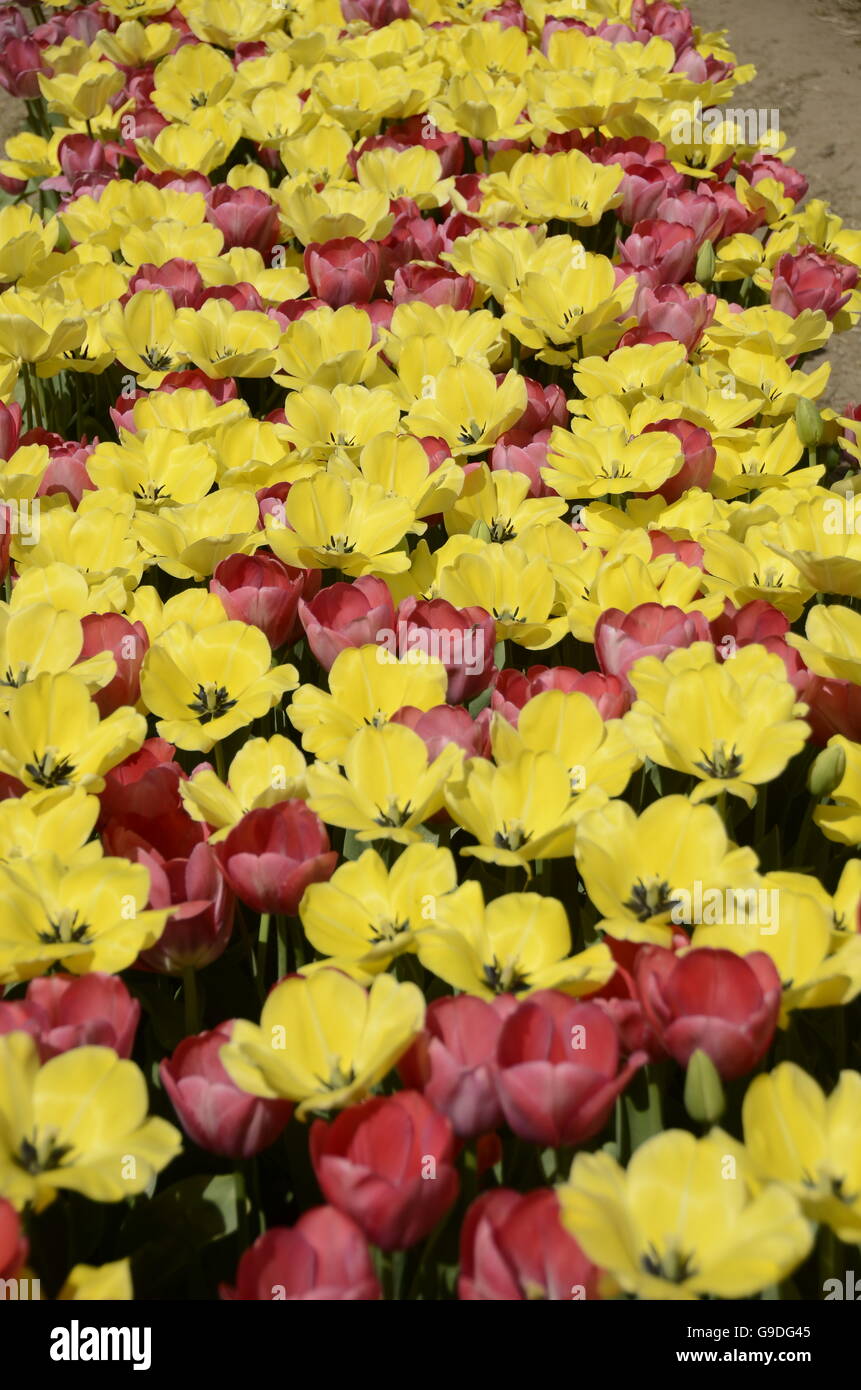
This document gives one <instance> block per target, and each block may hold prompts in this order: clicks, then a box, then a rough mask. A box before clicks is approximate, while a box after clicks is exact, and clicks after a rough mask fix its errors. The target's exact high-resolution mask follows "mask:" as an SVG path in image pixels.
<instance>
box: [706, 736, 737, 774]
mask: <svg viewBox="0 0 861 1390" xmlns="http://www.w3.org/2000/svg"><path fill="white" fill-rule="evenodd" d="M700 752H701V753H702V755H703V761H702V762H701V763H694V767H697V768H699V770H700V772H704V773H705V774H706V776H708V777H719V778H722V779H728V778H731V777H738V775H739V773H740V772H741V767H742V762H743V758H742V755H741V753H739V752H737V751H736V746H735V744H733V746H732V748H731V749H730V751H729V753H727V751H726V746H725V744H724V742H723V740H722V739H720V740H719V741H718V742H717V743H715V745H714V747H713V749H712V755H711V757H709V756H708V754H707V753H706V751H705V749H704V748H701V749H700Z"/></svg>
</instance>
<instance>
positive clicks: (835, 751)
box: [807, 743, 846, 797]
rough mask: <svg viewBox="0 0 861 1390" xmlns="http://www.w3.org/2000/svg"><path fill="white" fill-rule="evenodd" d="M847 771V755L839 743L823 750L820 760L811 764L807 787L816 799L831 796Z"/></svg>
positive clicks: (816, 759) (817, 759)
mask: <svg viewBox="0 0 861 1390" xmlns="http://www.w3.org/2000/svg"><path fill="white" fill-rule="evenodd" d="M845 771H846V754H845V753H844V752H843V749H842V748H841V747H840V744H839V743H833V744H832V745H831V747H830V748H823V750H822V752H821V753H820V754H819V757H818V758H815V759H814V761H813V763H812V764H811V767H810V771H809V772H808V774H807V786H808V788H809V790H810V792H811V794H812V795H813V796H815V797H822V796H830V795H831V793H832V792H833V791H834V789H835V788H836V787H838V786H839V785H840V783H841V782H842V781H843V774H844V773H845Z"/></svg>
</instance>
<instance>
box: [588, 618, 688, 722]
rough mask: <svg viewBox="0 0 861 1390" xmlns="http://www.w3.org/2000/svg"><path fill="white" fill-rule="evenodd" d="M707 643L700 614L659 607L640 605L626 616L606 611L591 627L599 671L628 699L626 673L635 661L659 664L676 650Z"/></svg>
mask: <svg viewBox="0 0 861 1390" xmlns="http://www.w3.org/2000/svg"><path fill="white" fill-rule="evenodd" d="M708 640H709V626H708V623H707V622H706V620H705V618H704V617H703V615H702V613H685V612H683V611H682V609H681V608H673V607H668V608H664V607H662V605H661V604H660V603H640V604H638V605H637V607H636V608H632V609H631V611H630V613H623V612H622V610H621V609H620V608H608V609H606V610H605V611H604V612H603V613H602V614H601V616H600V618H599V619H598V622H597V623H596V625H595V655H596V656H597V658H598V663H599V665H600V667H601V670H602V671H604V672H605V673H606V674H607V675H613V676H618V678H619V680H620V681H622V683H623V685H624V686H625V688H626V689H627V690H628V692H629V695H630V697H631V698H632V699H633V697H634V688H633V686H632V685H631V683H630V681H629V680H628V672H629V671H630V669H631V667H632V666H633V665H634V662H635V661H639V660H640V658H641V657H643V656H656V657H657V658H658V659H659V660H660V661H663V660H664V658H665V657H666V656H668V655H669V654H670V652H674V651H676V650H677V649H678V648H679V647H690V646H691V644H692V643H694V642H708Z"/></svg>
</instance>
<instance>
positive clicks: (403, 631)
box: [393, 596, 496, 705]
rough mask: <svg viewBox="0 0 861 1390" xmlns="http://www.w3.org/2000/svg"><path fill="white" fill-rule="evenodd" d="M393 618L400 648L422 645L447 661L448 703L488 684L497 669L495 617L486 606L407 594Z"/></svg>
mask: <svg viewBox="0 0 861 1390" xmlns="http://www.w3.org/2000/svg"><path fill="white" fill-rule="evenodd" d="M397 619H398V620H397V647H398V651H399V652H400V653H401V654H403V653H406V652H410V651H423V652H425V653H426V654H427V655H428V656H429V657H432V658H434V659H436V660H437V661H441V662H442V664H443V666H445V669H446V673H447V675H448V686H447V690H446V700H447V701H448V702H449V704H453V705H455V704H460V703H461V702H468V701H469V700H472V699H474V697H475V696H476V695H479V694H481V692H482V690H486V689H487V687H488V686H489V685H490V683H491V681H492V680H493V677H494V675H495V674H496V667H495V666H494V664H493V654H494V650H495V646H496V622H495V620H494V619H493V618H492V617H491V616H490V614H489V613H487V612H486V611H485V609H483V608H475V607H470V608H455V606H454V605H453V604H451V603H448V602H447V601H446V600H445V599H440V598H437V599H417V598H414V597H412V596H410V597H409V598H405V599H403V600H402V601H401V603H400V605H399V607H398V613H397ZM393 635H394V634H393Z"/></svg>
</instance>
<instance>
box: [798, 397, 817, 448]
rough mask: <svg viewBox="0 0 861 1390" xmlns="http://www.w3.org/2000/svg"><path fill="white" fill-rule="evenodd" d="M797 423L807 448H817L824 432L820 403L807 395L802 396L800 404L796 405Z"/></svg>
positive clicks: (802, 441) (800, 437) (800, 435)
mask: <svg viewBox="0 0 861 1390" xmlns="http://www.w3.org/2000/svg"><path fill="white" fill-rule="evenodd" d="M795 425H796V428H797V430H798V438H799V439H800V440H801V443H802V444H803V445H804V447H805V449H815V448H816V446H817V444H821V442H822V436H823V434H824V426H823V424H822V416H821V415H820V413H819V407H818V405H816V403H815V402H814V401H810V400H808V399H807V397H806V396H800V397H799V399H798V405H797V406H796V407H795Z"/></svg>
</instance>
